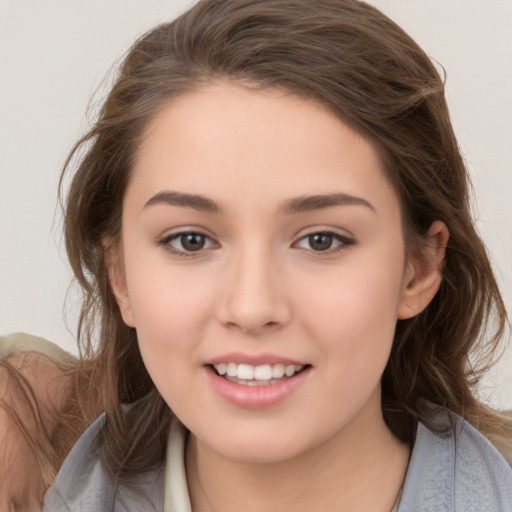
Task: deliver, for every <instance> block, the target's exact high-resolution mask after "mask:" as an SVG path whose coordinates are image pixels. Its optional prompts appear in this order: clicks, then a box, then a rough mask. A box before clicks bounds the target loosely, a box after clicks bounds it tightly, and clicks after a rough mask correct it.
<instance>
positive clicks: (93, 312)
mask: <svg viewBox="0 0 512 512" xmlns="http://www.w3.org/2000/svg"><path fill="white" fill-rule="evenodd" d="M217 79H222V80H230V81H233V82H236V83H238V84H240V85H242V86H246V87H251V88H259V89H265V88H280V89H284V90H286V91H289V92H291V93H292V94H297V95H300V96H301V97H306V98H313V99H314V100H316V101H318V102H321V103H322V104H324V105H326V106H327V107H328V108H329V109H331V111H333V112H334V113H336V114H337V115H339V116H340V118H341V119H342V120H343V121H344V122H346V123H349V124H350V125H351V126H352V127H354V128H355V129H356V130H358V131H359V132H360V133H361V134H363V135H364V136H366V137H368V138H369V139H370V140H371V141H372V142H373V143H374V144H375V146H376V147H377V148H378V150H379V151H380V153H381V155H382V159H383V162H384V163H385V165H386V169H387V172H388V176H389V179H390V181H391V183H392V184H393V186H394V187H395V190H396V192H397V194H398V197H399V199H400V202H401V206H402V212H403V226H404V235H405V240H406V245H407V248H408V251H409V252H410V253H411V252H415V251H418V250H421V247H422V243H423V242H424V240H425V234H426V232H427V230H428V228H429V227H430V225H431V224H432V222H434V221H436V220H440V221H443V222H444V223H445V224H446V225H447V227H448V229H449V232H450V242H449V246H448V247H447V250H446V265H445V268H444V271H443V277H444V279H443V283H442V285H441V289H440V290H439V292H438V294H437V295H436V297H435V298H434V300H433V301H432V302H431V304H430V305H429V306H428V307H427V308H426V309H425V311H423V312H422V313H421V314H419V315H418V316H416V317H415V318H413V319H410V320H403V321H399V322H398V324H397V328H396V336H395V340H394V344H393V348H392V353H391V357H390V359H389V362H388V365H387V367H386V370H385V372H384V376H383V401H382V406H383V412H384V417H385V420H386V422H387V424H388V426H389V427H390V429H391V430H392V431H393V433H394V434H395V435H396V436H397V437H399V438H400V439H402V440H404V441H408V442H411V440H412V439H413V435H414V426H415V424H416V422H418V421H421V422H423V423H425V424H426V425H427V426H430V427H432V428H433V427H434V425H433V424H432V411H431V407H430V406H429V404H437V405H439V406H444V407H447V408H448V409H450V410H452V411H454V412H456V413H458V414H460V415H461V416H463V417H465V418H467V419H468V420H469V421H470V422H471V423H472V424H474V425H475V426H476V427H477V428H479V429H480V430H481V431H482V432H483V433H484V434H486V435H488V436H489V437H490V438H491V439H493V440H494V441H495V442H496V444H498V445H499V446H500V447H501V448H502V449H505V447H506V443H507V441H506V437H505V435H506V433H507V432H508V433H509V434H510V431H511V430H512V429H511V426H510V423H508V424H507V422H506V420H505V418H504V417H502V416H500V415H499V414H498V413H495V412H494V411H492V410H491V409H490V408H488V407H486V406H484V405H483V404H481V403H480V402H479V401H478V400H477V398H475V395H474V391H475V385H476V384H477V383H478V380H479V377H480V375H481V373H482V371H483V370H485V369H486V367H487V364H488V363H489V361H490V358H491V356H492V355H493V354H494V353H495V352H496V349H497V347H498V341H499V340H500V338H501V337H502V335H503V332H504V328H505V326H506V312H505V308H504V304H503V301H502V298H501V296H500V292H499V290H498V286H497V284H496V281H495V278H494V275H493V272H492V268H491V265H490V263H489V259H488V257H487V254H486V250H485V248H484V245H483V244H482V241H481V239H480V238H479V236H478V234H477V232H476V230H475V227H474V224H473V221H472V218H471V215H470V205H469V198H468V190H469V184H468V176H467V171H466V168H465V165H464V162H463V159H462V157H461V154H460V151H459V149H458V146H457V141H456V138H455V135H454V133H453V129H452V126H451V123H450V118H449V114H448V109H447V105H446V101H445V97H444V83H443V80H442V79H441V78H440V76H439V74H438V72H437V71H436V68H435V66H434V65H433V64H432V62H431V61H430V59H429V58H428V57H427V56H426V55H425V53H424V52H423V51H422V50H421V49H420V48H419V47H418V45H417V44H416V43H415V42H414V41H413V40H412V39H411V38H410V37H409V36H408V35H407V34H406V33H405V32H404V31H403V30H402V29H400V28H399V27H398V26H397V25H396V24H395V23H393V22H392V21H391V20H389V19H388V18H387V17H386V16H384V15H383V14H382V13H380V12H379V11H378V10H377V9H375V8H374V7H371V6H370V5H368V4H366V3H364V2H360V1H356V0H316V1H315V2H311V1H310V0H203V1H200V2H199V3H198V4H197V5H195V6H194V7H192V8H191V9H190V10H189V11H188V12H186V13H185V14H183V15H182V16H180V17H179V18H178V19H176V20H175V21H173V22H171V23H167V24H163V25H160V26H158V27H156V28H155V29H153V30H151V31H150V32H149V33H147V34H146V35H145V36H143V37H142V38H141V39H139V40H138V41H137V42H136V43H135V44H134V45H133V46H132V48H131V49H130V51H129V52H128V54H127V56H126V58H125V59H124V62H123V63H122V65H121V66H120V69H119V71H118V74H117V77H116V80H115V83H114V85H113V87H112V90H111V92H110V94H109V95H108V97H107V99H106V101H105V102H104V104H103V107H102V108H101V111H100V112H99V115H98V119H97V121H96V123H95V125H94V126H93V127H92V129H91V130H90V132H89V133H87V134H86V135H85V136H84V137H83V138H82V139H81V140H80V141H79V142H78V143H77V145H76V146H75V148H74V149H73V151H72V152H71V155H70V157H69V159H68V161H67V163H66V168H65V172H69V171H68V169H70V168H74V169H75V171H74V174H73V176H72V178H71V184H70V187H69V192H68V194H67V196H66V198H65V203H66V205H65V239H66V247H67V251H68V256H69V261H70V263H71V266H72V268H73V271H74V273H75V276H76V279H77V281H78V283H79V284H80V286H81V287H82V289H83V293H84V302H83V306H82V313H81V317H80V325H79V341H80V343H81V346H82V358H83V359H82V361H81V362H80V364H79V371H78V372H77V376H78V377H77V378H80V379H81V383H80V385H77V386H76V393H77V395H76V397H75V399H74V402H73V403H75V405H76V404H79V405H80V406H81V407H82V408H90V407H91V401H92V399H91V397H97V396H98V389H99V390H100V391H101V404H100V405H99V407H100V408H101V409H104V410H105V411H106V415H107V424H106V430H105V437H104V439H105V443H104V446H105V452H104V454H105V455H104V456H105V460H106V461H107V463H108V464H109V466H110V467H111V468H112V471H113V472H114V473H115V474H117V475H119V476H120V477H123V478H124V477H129V476H130V475H132V474H135V473H137V472H140V471H144V470H148V469H150V468H153V467H155V466H157V465H159V464H161V463H162V460H163V457H164V454H165V449H164V447H165V444H166V440H167V431H168V426H169V422H170V418H171V415H172V413H171V411H170V410H169V408H168V406H167V405H166V404H165V403H164V401H163V399H162V398H161V397H160V395H159V394H158V392H157V391H156V389H155V387H154V385H153V383H152V381H151V379H150V377H149V375H148V373H147V371H146V369H145V367H144V365H143V363H142V359H141V357H140V354H139V349H138V345H137V337H136V333H135V330H134V329H131V328H129V327H127V326H126V325H125V324H124V323H123V321H122V318H121V316H120V313H119V310H118V307H117V304H116V301H115V299H114V296H113V294H112V291H111V289H110V286H109V281H108V272H107V265H106V259H107V255H106V251H108V250H109V249H108V248H106V247H105V241H106V240H109V241H111V242H113V243H114V245H115V242H116V240H118V239H119V236H120V229H121V209H122V199H123V194H124V190H125V189H126V186H127V182H128V180H129V178H130V170H131V168H132V164H133V161H134V155H135V154H136V152H137V148H138V145H139V143H140V141H141V138H142V136H143V132H144V128H145V127H146V126H147V124H148V122H149V121H150V120H151V119H152V118H153V117H154V116H155V114H156V113H157V112H158V111H159V109H160V108H161V107H162V105H164V104H165V103H167V102H169V100H170V99H171V98H173V97H176V96H177V95H180V94H183V93H184V92H187V91H190V90H193V89H194V88H197V87H201V86H203V85H204V84H208V83H211V82H212V81H215V80H217ZM75 164H76V165H75ZM491 319H492V325H491V323H490V322H491ZM488 324H489V325H488ZM487 327H493V328H494V333H491V334H488V335H486V331H487ZM470 355H471V359H470ZM84 375H87V378H84ZM125 404H131V407H124V405H125ZM95 410H96V409H95V408H94V407H93V408H92V409H91V411H95ZM84 415H85V416H86V417H90V416H92V415H93V413H92V412H89V413H87V414H86V413H84ZM507 429H508V430H507ZM508 448H510V445H508Z"/></svg>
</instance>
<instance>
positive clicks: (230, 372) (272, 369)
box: [213, 363, 304, 381]
mask: <svg viewBox="0 0 512 512" xmlns="http://www.w3.org/2000/svg"><path fill="white" fill-rule="evenodd" d="M213 366H214V367H215V369H216V370H217V373H218V374H219V375H226V376H227V377H236V378H237V379H240V380H247V381H270V380H271V379H281V378H283V377H284V376H285V375H286V376H287V377H292V376H293V375H295V374H296V373H298V372H300V371H301V370H302V369H303V368H304V365H302V364H300V365H293V364H289V365H287V366H285V365H284V364H280V363H278V364H274V365H270V364H264V365H261V366H253V365H251V364H236V363H227V364H226V363H220V364H215V365H213Z"/></svg>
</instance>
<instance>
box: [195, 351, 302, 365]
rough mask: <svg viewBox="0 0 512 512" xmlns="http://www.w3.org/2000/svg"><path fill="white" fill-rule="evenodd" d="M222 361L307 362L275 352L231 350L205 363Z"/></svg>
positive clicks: (286, 363)
mask: <svg viewBox="0 0 512 512" xmlns="http://www.w3.org/2000/svg"><path fill="white" fill-rule="evenodd" d="M221 363H236V364H250V365H253V366H259V365H263V364H271V365H272V364H284V365H285V366H287V365H291V364H292V365H294V366H299V365H305V364H306V363H304V362H301V361H297V360H295V359H288V358H287V357H281V356H278V355H275V354H244V353H242V352H231V353H229V354H224V355H222V356H219V357H215V358H213V359H210V360H208V361H206V363H205V364H211V365H213V364H221Z"/></svg>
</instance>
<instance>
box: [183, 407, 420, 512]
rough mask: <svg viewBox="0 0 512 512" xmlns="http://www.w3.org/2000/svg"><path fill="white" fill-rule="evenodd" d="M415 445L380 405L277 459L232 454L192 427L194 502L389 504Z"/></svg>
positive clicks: (382, 509) (198, 507)
mask: <svg viewBox="0 0 512 512" xmlns="http://www.w3.org/2000/svg"><path fill="white" fill-rule="evenodd" d="M371 416H374V417H371ZM409 452H410V449H409V447H408V446H406V445H403V444H401V443H400V442H399V441H398V440H397V439H396V438H395V437H394V436H393V435H392V434H391V432H390V431H389V429H388V428H387V427H386V425H385V423H384V420H383V418H382V413H381V411H380V408H379V409H378V413H375V411H374V412H373V413H372V411H371V410H369V411H366V410H363V411H361V413H359V415H358V417H357V418H354V419H353V420H352V421H351V422H350V424H347V425H346V427H345V428H344V429H343V431H342V432H339V433H337V434H336V435H335V436H333V437H331V438H330V439H328V440H327V441H325V442H323V443H322V444H320V445H318V446H316V447H315V448H314V449H311V450H309V451H308V452H306V453H301V454H300V455H297V456H296V457H294V458H293V459H291V460H285V461H279V462H274V463H266V464H256V463H247V462H240V461H233V460H229V459H226V458H224V457H222V456H221V455H219V454H218V453H214V452H212V451H210V450H208V448H207V447H206V446H204V445H203V444H202V443H201V442H200V441H198V440H197V439H196V438H195V437H194V436H193V435H191V436H190V439H189V443H188V446H187V452H186V468H187V481H188V485H189V492H190V497H191V502H192V510H194V511H198V512H220V511H222V512H232V511H233V512H234V511H239V510H244V511H246V512H263V511H265V512H268V510H276V509H279V510H293V511H294V512H305V511H308V512H310V511H311V510H346V511H357V512H366V511H372V512H389V511H390V510H391V509H392V507H393V504H394V503H395V500H396V498H397V495H398V493H399V491H400V488H401V486H402V483H403V480H404V478H405V473H406V470H407V465H408V460H409Z"/></svg>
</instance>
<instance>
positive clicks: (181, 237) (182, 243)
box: [158, 231, 217, 256]
mask: <svg viewBox="0 0 512 512" xmlns="http://www.w3.org/2000/svg"><path fill="white" fill-rule="evenodd" d="M158 245H160V246H162V247H163V248H164V249H165V250H166V251H168V252H170V253H172V254H175V255H177V256H193V255H194V254H193V253H201V252H203V250H207V249H211V248H214V247H216V246H217V244H216V243H215V242H214V241H213V240H212V239H211V238H210V237H209V236H207V235H205V234H203V233H200V232H197V231H188V232H181V233H174V234H172V235H169V236H166V237H165V238H163V239H162V240H160V241H159V242H158Z"/></svg>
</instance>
